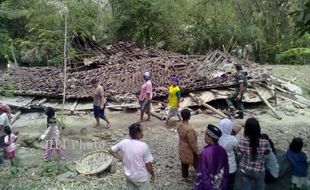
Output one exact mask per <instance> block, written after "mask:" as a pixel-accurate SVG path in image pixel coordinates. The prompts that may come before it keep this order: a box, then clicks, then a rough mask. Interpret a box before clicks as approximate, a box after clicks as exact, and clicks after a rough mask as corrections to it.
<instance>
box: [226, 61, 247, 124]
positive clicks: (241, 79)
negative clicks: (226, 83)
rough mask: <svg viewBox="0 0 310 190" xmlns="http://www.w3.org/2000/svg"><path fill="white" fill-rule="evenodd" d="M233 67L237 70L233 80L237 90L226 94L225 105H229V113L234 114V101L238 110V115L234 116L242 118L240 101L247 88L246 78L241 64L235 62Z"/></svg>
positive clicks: (242, 109) (232, 115)
mask: <svg viewBox="0 0 310 190" xmlns="http://www.w3.org/2000/svg"><path fill="white" fill-rule="evenodd" d="M235 68H236V70H237V73H236V75H235V80H236V81H235V82H236V85H237V91H236V92H233V93H232V94H231V95H230V96H228V98H227V99H226V102H227V105H228V107H229V112H230V113H229V115H230V116H231V117H234V116H235V113H234V112H235V107H234V103H233V102H234V101H235V102H236V105H237V108H238V110H239V112H238V116H237V117H235V118H238V119H243V116H244V114H243V112H244V107H243V103H242V99H243V94H244V93H245V91H246V89H247V85H248V84H247V78H246V75H245V73H244V72H243V70H242V65H241V64H238V63H237V64H235Z"/></svg>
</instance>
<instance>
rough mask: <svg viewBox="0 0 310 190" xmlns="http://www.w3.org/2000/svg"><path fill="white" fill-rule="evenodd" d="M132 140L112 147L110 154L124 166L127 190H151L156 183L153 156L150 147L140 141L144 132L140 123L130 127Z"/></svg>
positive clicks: (126, 140) (123, 141)
mask: <svg viewBox="0 0 310 190" xmlns="http://www.w3.org/2000/svg"><path fill="white" fill-rule="evenodd" d="M129 135H130V137H131V138H130V139H124V140H122V141H121V142H119V143H117V144H116V145H114V146H112V147H111V149H110V150H109V152H110V153H111V154H112V155H113V156H114V157H115V158H117V159H119V160H121V161H122V162H123V164H124V171H125V175H126V178H127V188H126V189H127V190H151V189H152V188H151V185H150V183H149V175H151V182H152V183H153V182H154V181H155V175H154V171H153V166H152V161H153V156H152V154H151V151H150V149H149V147H148V145H147V144H146V143H144V142H142V141H140V139H142V138H143V130H142V127H141V125H140V124H139V123H134V124H132V125H130V126H129Z"/></svg>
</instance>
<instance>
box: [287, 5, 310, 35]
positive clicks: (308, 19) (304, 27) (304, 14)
mask: <svg viewBox="0 0 310 190" xmlns="http://www.w3.org/2000/svg"><path fill="white" fill-rule="evenodd" d="M300 4H301V5H300V7H299V8H298V9H297V10H295V11H293V12H292V13H291V14H292V15H293V16H294V19H295V25H296V30H297V32H298V34H299V36H303V35H304V34H305V33H307V32H309V31H310V0H305V1H304V0H301V1H300Z"/></svg>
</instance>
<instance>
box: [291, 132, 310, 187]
mask: <svg viewBox="0 0 310 190" xmlns="http://www.w3.org/2000/svg"><path fill="white" fill-rule="evenodd" d="M302 147H303V141H302V139H301V138H300V137H297V138H294V139H293V140H292V142H291V144H290V147H289V150H288V151H287V153H286V156H287V159H288V160H289V162H290V165H291V168H292V181H291V190H295V189H300V188H302V187H303V186H306V185H307V175H308V163H307V156H306V154H305V153H304V152H303V151H302Z"/></svg>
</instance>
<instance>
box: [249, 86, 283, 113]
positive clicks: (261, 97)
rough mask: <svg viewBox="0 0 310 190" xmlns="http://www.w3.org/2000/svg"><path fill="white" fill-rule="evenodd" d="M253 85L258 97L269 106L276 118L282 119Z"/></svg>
mask: <svg viewBox="0 0 310 190" xmlns="http://www.w3.org/2000/svg"><path fill="white" fill-rule="evenodd" d="M253 87H254V89H255V90H256V93H257V95H258V96H259V98H260V99H261V100H262V101H263V102H264V103H265V104H266V105H267V106H268V107H269V109H270V110H271V111H272V112H273V113H274V115H275V116H276V118H277V119H282V117H281V116H279V115H278V114H277V112H276V110H275V109H274V108H273V107H272V106H271V105H270V103H269V102H268V101H267V100H266V98H264V97H263V96H262V94H261V93H260V92H259V89H258V88H257V87H256V86H254V85H253Z"/></svg>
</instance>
